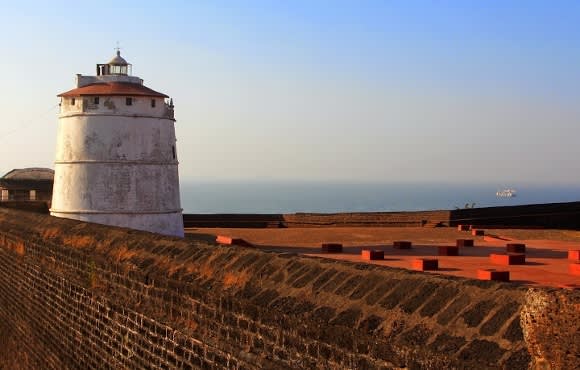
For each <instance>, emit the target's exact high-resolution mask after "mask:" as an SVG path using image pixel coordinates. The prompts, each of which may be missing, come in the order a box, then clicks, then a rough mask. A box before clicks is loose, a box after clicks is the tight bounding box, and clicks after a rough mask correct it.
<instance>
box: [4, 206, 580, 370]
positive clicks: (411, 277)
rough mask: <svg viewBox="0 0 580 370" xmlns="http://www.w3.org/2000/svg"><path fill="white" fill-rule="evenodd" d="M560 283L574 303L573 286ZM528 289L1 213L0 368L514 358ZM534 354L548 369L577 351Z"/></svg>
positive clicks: (521, 363)
mask: <svg viewBox="0 0 580 370" xmlns="http://www.w3.org/2000/svg"><path fill="white" fill-rule="evenodd" d="M542 292H545V294H546V295H547V296H548V297H550V296H551V294H553V292H552V291H549V290H545V291H544V290H542ZM526 294H527V295H526ZM558 294H560V296H561V297H565V299H564V298H562V299H560V300H559V301H558V302H560V303H559V305H565V306H566V307H567V309H568V310H570V312H576V315H577V313H578V306H579V305H578V302H579V294H578V292H574V291H559V292H558ZM528 296H529V293H528V291H527V290H526V289H524V288H520V287H516V286H513V285H510V284H501V283H493V282H480V281H472V280H466V279H460V278H453V277H444V276H439V275H431V274H423V273H415V272H411V271H406V270H399V269H390V268H382V267H377V266H373V265H368V264H353V263H346V262H340V261H334V260H325V259H317V258H305V257H299V256H296V255H293V254H279V253H268V252H263V251H259V250H255V249H251V248H240V247H235V248H228V247H222V246H217V245H209V244H207V243H202V242H199V241H195V240H189V239H175V238H170V237H163V236H159V235H155V234H150V233H146V232H139V231H133V230H126V229H120V228H113V227H107V226H101V225H94V224H87V223H82V222H77V221H72V220H65V219H57V218H54V217H50V216H44V215H37V214H32V213H25V212H18V211H9V210H0V363H1V364H3V366H4V368H7V369H8V368H22V369H35V368H51V369H66V368H124V367H126V368H138V367H159V368H185V369H187V368H203V369H212V368H215V369H226V368H227V369H254V368H268V369H276V368H279V369H287V368H320V369H325V368H333V369H334V368H354V369H374V368H376V369H389V368H405V367H406V368H409V369H451V368H472V369H485V368H509V369H526V368H527V367H528V365H529V364H530V363H531V362H532V361H533V360H534V359H535V357H533V356H531V355H530V353H531V354H534V356H535V354H536V352H537V351H536V352H534V350H533V348H532V347H531V345H530V344H529V343H527V342H526V341H525V340H524V333H523V331H522V326H521V324H520V323H521V322H523V321H522V320H523V319H522V317H523V316H522V314H521V312H522V308H523V307H525V305H526V304H527V299H528V298H527V297H528ZM547 302H548V303H547V304H548V305H550V304H551V303H549V302H550V300H549V299H548V300H547ZM562 302H565V303H562ZM574 310H576V311H574ZM543 312H545V315H548V316H549V317H550V316H554V315H557V310H556V309H555V308H554V309H552V310H547V311H543ZM552 322H557V320H552ZM526 325H528V324H526ZM530 328H531V329H533V328H534V324H533V323H531V324H529V327H528V328H527V330H528V332H530V331H529V330H530ZM569 329H570V327H569V326H568V327H563V326H562V327H561V328H560V330H562V331H563V332H566V333H568V330H569ZM552 330H558V329H557V328H553V329H552ZM536 338H537V339H535V340H536V341H537V342H538V343H539V344H540V345H541V344H542V338H541V336H536ZM544 344H545V343H544ZM538 348H539V347H538ZM572 350H573V351H576V350H577V349H574V348H572ZM541 351H542V354H543V356H545V357H546V356H547V355H546V353H545V352H544V351H551V352H550V353H549V354H548V355H549V356H548V357H549V358H550V361H552V362H551V364H552V365H551V366H552V367H553V368H562V369H564V368H572V367H570V366H572V364H573V363H571V362H569V361H570V360H571V359H572V360H573V359H574V356H576V357H577V356H578V353H577V352H575V353H573V354H572V357H570V356H564V355H562V351H570V348H564V347H563V346H561V347H558V346H544V347H541ZM552 359H554V360H552ZM566 366H568V367H566Z"/></svg>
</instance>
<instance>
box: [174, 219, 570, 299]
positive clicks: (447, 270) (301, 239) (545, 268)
mask: <svg viewBox="0 0 580 370" xmlns="http://www.w3.org/2000/svg"><path fill="white" fill-rule="evenodd" d="M185 231H186V233H187V234H188V237H190V238H196V239H197V238H200V239H204V240H207V241H215V236H217V235H225V236H230V237H235V238H242V239H244V240H246V241H248V242H250V243H251V244H253V245H254V246H255V247H257V248H260V249H267V250H276V251H280V252H291V253H298V254H305V255H309V256H316V257H323V258H334V259H340V260H348V261H353V262H363V260H362V259H361V250H362V249H375V250H382V251H384V252H385V260H384V261H366V263H374V264H378V265H385V266H391V267H400V268H409V269H410V268H411V261H412V260H413V259H415V258H420V257H436V258H438V259H439V270H438V271H436V272H429V273H439V274H448V275H455V276H463V277H468V278H477V270H478V269H498V270H509V271H510V278H511V281H512V282H514V283H519V284H526V285H536V286H554V287H568V288H580V276H577V275H571V274H570V273H569V270H568V266H569V264H570V262H571V261H569V260H568V259H567V252H568V250H569V249H580V231H569V230H519V229H514V230H512V229H488V230H485V234H486V236H483V237H482V236H477V237H476V236H472V235H471V233H470V232H465V231H457V230H456V229H454V228H419V227H417V228H414V227H404V228H391V227H389V228H373V227H345V228H338V227H337V228H288V229H238V228H232V229H228V228H191V229H186V230H185ZM456 239H473V240H474V241H475V247H462V248H460V251H459V254H460V255H459V256H438V249H437V247H438V246H441V245H455V241H456ZM395 240H409V241H411V242H412V243H413V248H412V249H409V250H401V249H395V248H393V247H392V245H393V241H395ZM508 242H510V243H514V242H517V243H525V244H526V264H525V265H512V266H501V265H495V264H492V263H491V262H490V259H489V255H490V254H491V253H502V252H505V245H506V243H508ZM321 243H342V244H343V246H344V249H343V253H340V254H322V253H321V252H320V245H321Z"/></svg>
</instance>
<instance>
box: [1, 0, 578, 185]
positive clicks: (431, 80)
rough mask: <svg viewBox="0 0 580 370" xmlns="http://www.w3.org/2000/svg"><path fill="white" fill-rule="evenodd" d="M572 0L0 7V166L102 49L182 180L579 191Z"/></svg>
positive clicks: (37, 140)
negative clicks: (172, 134) (169, 146)
mask: <svg viewBox="0 0 580 370" xmlns="http://www.w3.org/2000/svg"><path fill="white" fill-rule="evenodd" d="M578 25H580V2H578V1H507V0H503V1H443V0H440V1H408V0H406V1H403V0H401V1H386V0H385V1H338V0H335V1H314V0H309V1H284V2H282V1H235V2H234V1H229V2H225V1H203V2H202V1H195V2H194V1H150V2H147V1H98V2H90V1H75V2H68V1H67V2H63V1H46V2H45V1H38V2H31V1H17V2H10V3H8V4H3V6H2V12H1V13H0V33H1V35H2V36H1V37H2V48H1V51H0V53H1V56H2V64H1V66H2V68H3V69H4V71H3V72H2V90H1V92H0V108H1V111H2V114H3V117H2V120H1V126H0V147H1V152H0V153H1V154H2V160H1V161H0V171H2V172H7V171H8V170H10V169H12V168H19V167H29V166H47V167H52V166H53V165H52V162H53V158H54V147H55V143H56V126H57V116H56V115H57V109H56V107H55V106H56V105H57V104H58V99H57V98H56V94H58V93H59V92H62V91H66V90H68V89H70V88H72V87H73V82H74V75H75V74H76V73H82V74H93V73H94V68H95V67H94V66H95V64H96V63H102V62H106V61H107V60H108V59H109V58H110V57H111V56H112V55H113V54H114V47H115V44H116V41H119V42H120V45H121V48H122V54H123V56H124V57H125V58H126V59H127V60H129V62H131V63H133V72H134V74H135V75H137V76H139V77H141V78H143V79H144V80H145V84H146V85H147V86H149V87H151V88H153V89H155V90H158V91H162V92H164V93H166V94H168V95H170V96H172V97H173V98H174V101H175V105H176V117H177V119H178V121H177V123H176V127H177V135H178V154H179V159H180V175H181V179H182V181H187V182H192V181H211V180H216V181H234V180H260V181H266V180H307V181H312V180H329V181H361V182H416V181H432V182H465V183H470V182H484V183H491V184H505V185H511V186H517V185H518V184H550V183H555V184H572V185H574V184H579V185H580V175H579V174H580V165H579V163H580V161H579V158H580V145H579V144H578V141H579V138H580V72H579V69H580V31H579V30H580V27H579V26H578Z"/></svg>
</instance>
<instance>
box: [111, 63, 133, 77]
mask: <svg viewBox="0 0 580 370" xmlns="http://www.w3.org/2000/svg"><path fill="white" fill-rule="evenodd" d="M127 72H128V68H127V66H116V65H111V66H110V67H109V73H110V74H112V75H126V74H127Z"/></svg>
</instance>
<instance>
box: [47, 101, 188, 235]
mask: <svg viewBox="0 0 580 370" xmlns="http://www.w3.org/2000/svg"><path fill="white" fill-rule="evenodd" d="M152 99H156V104H155V107H152V106H151V100H152ZM75 100H76V102H75V105H74V106H73V105H71V104H70V103H71V98H64V99H63V101H62V104H61V114H60V118H59V124H58V133H57V150H56V161H55V178H54V191H53V199H52V208H51V214H52V215H53V216H57V217H65V218H73V219H77V220H83V221H89V222H96V223H102V224H109V225H116V226H124V227H129V228H134V229H139V230H147V231H152V232H157V233H161V234H167V235H176V236H183V219H182V210H181V202H180V198H179V177H178V170H177V165H178V162H177V158H176V157H175V156H174V153H176V149H175V142H176V139H175V127H174V120H173V118H172V117H173V115H172V112H171V114H169V113H168V111H169V107H168V106H167V105H166V104H165V102H164V100H163V99H162V98H151V97H133V104H132V105H130V106H128V105H126V100H125V97H121V96H110V97H104V96H100V97H99V104H94V101H93V98H92V97H83V98H80V97H79V98H75Z"/></svg>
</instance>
